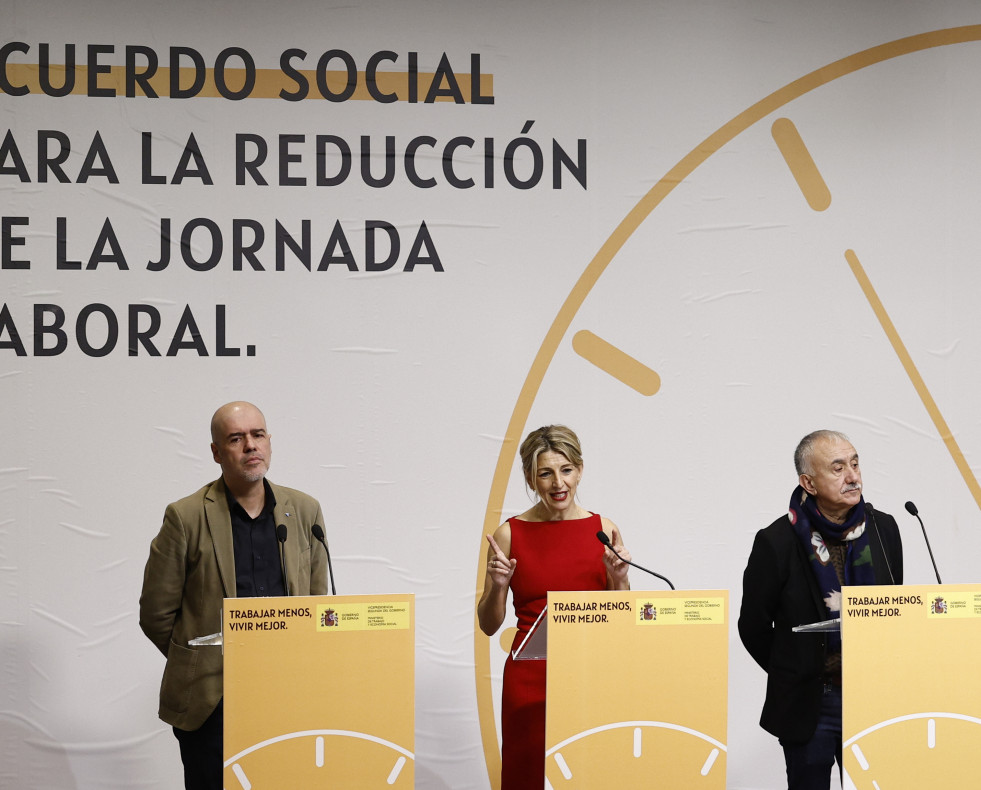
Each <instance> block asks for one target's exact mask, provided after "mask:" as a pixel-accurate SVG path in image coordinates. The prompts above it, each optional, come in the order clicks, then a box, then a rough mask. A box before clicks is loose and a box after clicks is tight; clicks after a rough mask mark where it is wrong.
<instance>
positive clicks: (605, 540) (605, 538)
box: [596, 530, 610, 546]
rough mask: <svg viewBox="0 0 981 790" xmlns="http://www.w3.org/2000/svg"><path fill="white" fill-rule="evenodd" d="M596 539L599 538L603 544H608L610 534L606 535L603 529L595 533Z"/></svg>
mask: <svg viewBox="0 0 981 790" xmlns="http://www.w3.org/2000/svg"><path fill="white" fill-rule="evenodd" d="M596 539H597V540H599V542H600V543H602V544H603V545H604V546H609V545H610V536H609V535H607V534H606V533H605V532H604V531H603V530H600V531H599V532H597V533H596Z"/></svg>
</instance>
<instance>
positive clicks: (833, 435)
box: [794, 430, 852, 477]
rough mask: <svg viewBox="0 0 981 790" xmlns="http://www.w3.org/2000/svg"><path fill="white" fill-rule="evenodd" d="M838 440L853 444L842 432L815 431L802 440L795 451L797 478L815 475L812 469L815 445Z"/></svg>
mask: <svg viewBox="0 0 981 790" xmlns="http://www.w3.org/2000/svg"><path fill="white" fill-rule="evenodd" d="M833 439H837V440H838V441H841V442H848V443H849V444H851V443H852V440H851V439H849V438H848V437H847V436H845V434H843V433H842V432H841V431H827V430H822V431H814V432H813V433H809V434H807V436H805V437H804V438H803V439H801V440H800V444H798V445H797V449H796V450H794V468H796V469H797V476H798V477H799V476H800V475H809V474H812V473H813V470H812V467H811V452H812V451H813V450H814V445H815V444H816V443H817V442H820V441H828V440H833Z"/></svg>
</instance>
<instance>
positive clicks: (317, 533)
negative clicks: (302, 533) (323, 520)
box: [310, 524, 324, 541]
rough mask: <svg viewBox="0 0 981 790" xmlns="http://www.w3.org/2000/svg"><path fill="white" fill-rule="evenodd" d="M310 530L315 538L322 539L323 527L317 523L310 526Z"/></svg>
mask: <svg viewBox="0 0 981 790" xmlns="http://www.w3.org/2000/svg"><path fill="white" fill-rule="evenodd" d="M310 531H311V532H312V533H313V536H314V537H315V538H316V539H317V540H321V541H322V540H323V539H324V529H323V527H321V526H320V525H319V524H314V525H313V526H312V527H310Z"/></svg>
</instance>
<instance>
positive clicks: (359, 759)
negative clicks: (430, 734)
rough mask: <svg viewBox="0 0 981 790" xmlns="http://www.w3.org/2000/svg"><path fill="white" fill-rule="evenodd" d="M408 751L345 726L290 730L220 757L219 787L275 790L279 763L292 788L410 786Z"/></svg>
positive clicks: (279, 779)
mask: <svg viewBox="0 0 981 790" xmlns="http://www.w3.org/2000/svg"><path fill="white" fill-rule="evenodd" d="M413 763H414V756H413V754H412V752H410V751H408V750H407V749H404V748H402V747H401V746H399V745H398V744H394V743H391V742H389V741H385V740H383V739H381V738H377V737H374V736H371V735H367V734H365V733H360V732H350V731H347V730H310V731H306V732H293V733H288V734H286V735H283V736H280V737H278V738H271V739H269V740H267V741H264V742H263V743H258V744H256V745H255V746H252V747H250V748H248V749H245V750H243V751H242V752H240V753H239V754H236V755H235V756H233V757H231V758H230V759H228V760H226V761H225V772H224V787H225V790H252V788H255V790H277V789H278V788H280V787H282V778H283V777H282V770H283V766H290V772H291V773H290V777H291V781H292V782H293V784H294V785H295V786H296V787H320V786H327V785H326V784H325V783H326V782H328V781H330V785H331V786H338V787H359V788H361V787H363V788H365V789H366V790H368V789H369V788H379V790H380V789H381V788H405V789H406V790H408V789H409V788H411V787H412V786H413ZM328 777H330V780H328Z"/></svg>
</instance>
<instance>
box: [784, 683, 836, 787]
mask: <svg viewBox="0 0 981 790" xmlns="http://www.w3.org/2000/svg"><path fill="white" fill-rule="evenodd" d="M780 745H781V746H783V755H784V758H785V759H786V761H787V787H788V790H828V788H829V787H831V769H832V768H833V767H834V764H835V762H837V763H838V771H839V776H840V775H841V687H840V686H833V685H827V686H825V688H824V695H823V696H822V697H821V712H820V713H819V714H818V724H817V729H816V730H815V731H814V735H812V736H811V739H810V740H809V741H807V743H784V742H783V741H781V742H780Z"/></svg>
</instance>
